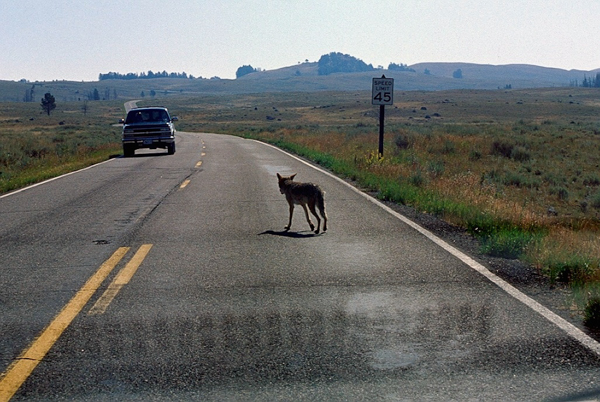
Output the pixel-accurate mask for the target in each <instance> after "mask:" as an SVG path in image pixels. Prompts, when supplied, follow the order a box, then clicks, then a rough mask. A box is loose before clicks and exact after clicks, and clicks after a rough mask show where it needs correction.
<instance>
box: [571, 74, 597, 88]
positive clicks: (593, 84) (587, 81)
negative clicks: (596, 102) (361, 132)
mask: <svg viewBox="0 0 600 402" xmlns="http://www.w3.org/2000/svg"><path fill="white" fill-rule="evenodd" d="M571 86H572V87H584V88H600V72H598V73H596V77H588V76H586V75H584V76H583V81H582V82H581V85H580V84H579V81H578V80H573V81H571Z"/></svg>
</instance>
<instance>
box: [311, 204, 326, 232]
mask: <svg viewBox="0 0 600 402" xmlns="http://www.w3.org/2000/svg"><path fill="white" fill-rule="evenodd" d="M308 207H309V208H310V212H312V214H313V215H314V216H315V218H317V230H315V233H316V234H319V232H320V231H321V218H319V215H317V210H316V208H315V204H314V203H311V204H308ZM307 216H308V213H307ZM309 223H310V221H309ZM311 229H312V230H314V229H313V226H312V225H311ZM323 230H327V229H325V228H323Z"/></svg>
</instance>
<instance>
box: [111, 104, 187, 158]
mask: <svg viewBox="0 0 600 402" xmlns="http://www.w3.org/2000/svg"><path fill="white" fill-rule="evenodd" d="M174 121H177V117H171V116H170V115H169V111H168V110H167V109H166V108H164V107H141V108H134V109H131V110H130V111H129V112H128V113H127V118H126V119H124V120H121V122H122V123H123V136H122V142H123V155H124V156H126V157H128V156H133V155H134V154H135V150H136V149H139V148H150V149H156V148H166V149H167V153H168V154H169V155H173V154H174V153H175V126H174V125H173V122H174Z"/></svg>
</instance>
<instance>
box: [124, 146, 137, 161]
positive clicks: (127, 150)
mask: <svg viewBox="0 0 600 402" xmlns="http://www.w3.org/2000/svg"><path fill="white" fill-rule="evenodd" d="M134 154H135V148H134V147H132V146H131V145H125V144H124V145H123V156H125V157H126V158H128V157H130V156H133V155H134Z"/></svg>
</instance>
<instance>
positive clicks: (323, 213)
mask: <svg viewBox="0 0 600 402" xmlns="http://www.w3.org/2000/svg"><path fill="white" fill-rule="evenodd" d="M319 210H320V211H321V216H322V217H323V232H326V231H327V214H326V213H325V204H324V203H323V204H322V205H319Z"/></svg>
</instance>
